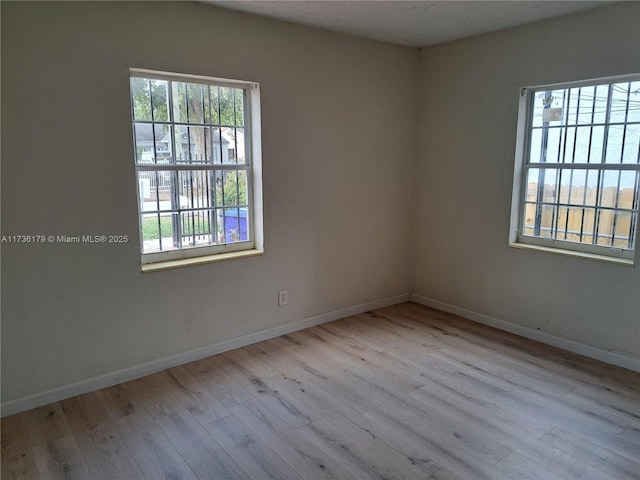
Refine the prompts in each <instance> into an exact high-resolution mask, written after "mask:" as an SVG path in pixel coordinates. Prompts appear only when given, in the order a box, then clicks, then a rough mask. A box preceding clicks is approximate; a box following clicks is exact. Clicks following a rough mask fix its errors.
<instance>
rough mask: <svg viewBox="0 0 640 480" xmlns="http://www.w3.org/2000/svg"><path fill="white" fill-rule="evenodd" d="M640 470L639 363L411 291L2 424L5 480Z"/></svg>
mask: <svg viewBox="0 0 640 480" xmlns="http://www.w3.org/2000/svg"><path fill="white" fill-rule="evenodd" d="M414 478H415V479H431V480H454V479H469V480H476V479H496V480H499V479H511V480H521V479H541V480H561V479H565V480H568V479H590V480H599V479H602V480H605V479H606V480H609V479H624V480H628V479H640V374H638V373H634V372H631V371H629V370H625V369H622V368H617V367H613V366H611V365H607V364H604V363H600V362H598V361H595V360H591V359H588V358H585V357H580V356H578V355H574V354H571V353H568V352H565V351H562V350H559V349H556V348H553V347H549V346H546V345H543V344H540V343H536V342H533V341H530V340H526V339H524V338H521V337H517V336H515V335H511V334H509V333H505V332H502V331H499V330H494V329H491V328H489V327H485V326H483V325H479V324H476V323H473V322H470V321H467V320H464V319H462V318H460V317H457V316H455V315H449V314H446V313H443V312H439V311H437V310H432V309H429V308H427V307H423V306H421V305H417V304H413V303H405V304H402V305H395V306H393V307H388V308H383V309H379V310H376V311H372V312H367V313H364V314H360V315H355V316H352V317H348V318H345V319H342V320H338V321H335V322H331V323H328V324H325V325H322V326H319V327H314V328H310V329H307V330H304V331H301V332H296V333H293V334H290V335H285V336H283V337H279V338H275V339H272V340H268V341H265V342H261V343H258V344H255V345H251V346H248V347H245V348H241V349H238V350H234V351H231V352H227V353H224V354H221V355H216V356H214V357H209V358H206V359H204V360H201V361H198V362H193V363H190V364H187V365H183V366H180V367H176V368H173V369H170V370H167V371H164V372H161V373H158V374H155V375H150V376H147V377H144V378H140V379H137V380H133V381H130V382H127V383H123V384H121V385H116V386H114V387H110V388H106V389H103V390H100V391H97V392H93V393H89V394H86V395H81V396H77V397H73V398H70V399H67V400H64V401H61V402H57V403H54V404H51V405H47V406H45V407H41V408H37V409H34V410H30V411H28V412H24V413H20V414H17V415H13V416H10V417H7V418H4V419H2V480H10V479H42V480H44V479H91V480H97V479H109V480H112V479H147V480H156V479H201V480H204V479H256V480H258V479H260V480H262V479H305V480H312V479H380V480H382V479H414Z"/></svg>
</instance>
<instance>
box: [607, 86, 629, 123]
mask: <svg viewBox="0 0 640 480" xmlns="http://www.w3.org/2000/svg"><path fill="white" fill-rule="evenodd" d="M628 98H629V83H628V82H624V83H616V84H614V85H613V91H612V94H611V118H610V120H609V121H610V122H611V123H618V122H624V121H625V119H626V117H627V100H628Z"/></svg>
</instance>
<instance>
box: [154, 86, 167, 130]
mask: <svg viewBox="0 0 640 480" xmlns="http://www.w3.org/2000/svg"><path fill="white" fill-rule="evenodd" d="M151 98H152V100H153V120H154V121H155V122H168V121H169V107H168V99H169V82H166V81H164V80H151Z"/></svg>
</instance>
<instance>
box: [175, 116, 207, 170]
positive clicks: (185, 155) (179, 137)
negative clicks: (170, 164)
mask: <svg viewBox="0 0 640 480" xmlns="http://www.w3.org/2000/svg"><path fill="white" fill-rule="evenodd" d="M175 133H176V153H177V160H178V163H187V164H194V163H213V162H212V158H211V156H212V154H213V152H212V150H211V129H210V128H209V127H195V126H194V127H191V126H187V125H176V126H175Z"/></svg>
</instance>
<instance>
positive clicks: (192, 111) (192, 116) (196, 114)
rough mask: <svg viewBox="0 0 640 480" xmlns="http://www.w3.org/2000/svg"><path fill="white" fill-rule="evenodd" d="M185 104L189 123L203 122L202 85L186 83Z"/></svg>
mask: <svg viewBox="0 0 640 480" xmlns="http://www.w3.org/2000/svg"><path fill="white" fill-rule="evenodd" d="M186 89H187V97H186V106H187V110H188V118H189V123H200V124H202V123H204V98H205V97H204V87H203V85H194V84H192V83H187V84H186Z"/></svg>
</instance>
